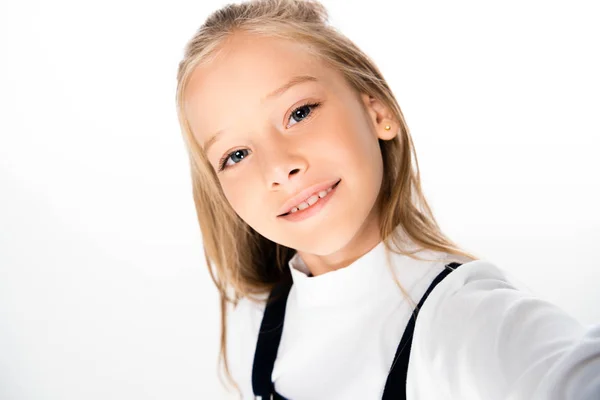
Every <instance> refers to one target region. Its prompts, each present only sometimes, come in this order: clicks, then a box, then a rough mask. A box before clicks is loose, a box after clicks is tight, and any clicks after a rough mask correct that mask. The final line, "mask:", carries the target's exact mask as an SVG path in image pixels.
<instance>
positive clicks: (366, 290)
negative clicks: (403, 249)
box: [288, 241, 447, 307]
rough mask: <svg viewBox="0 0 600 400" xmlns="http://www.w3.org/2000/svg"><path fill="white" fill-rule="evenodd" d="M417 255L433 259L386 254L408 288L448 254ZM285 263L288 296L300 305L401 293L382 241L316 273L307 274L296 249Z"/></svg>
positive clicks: (305, 305)
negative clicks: (289, 285) (352, 258)
mask: <svg viewBox="0 0 600 400" xmlns="http://www.w3.org/2000/svg"><path fill="white" fill-rule="evenodd" d="M411 243H412V242H411ZM412 248H413V249H414V248H415V247H412ZM416 255H417V256H419V257H421V258H425V259H428V260H436V261H432V262H429V261H421V260H415V259H413V258H411V257H409V256H405V255H401V254H396V253H394V252H390V254H389V260H390V262H391V266H392V270H393V271H394V274H395V275H396V277H397V279H398V281H399V282H400V284H401V285H402V286H403V287H404V288H405V289H407V290H410V289H411V288H412V286H413V285H414V284H415V283H416V282H417V281H418V280H419V279H420V278H422V277H423V276H424V275H425V274H427V273H428V272H429V271H430V269H431V268H432V267H433V266H434V265H439V262H438V260H440V259H441V258H443V257H445V256H447V254H445V253H439V252H433V251H429V250H422V251H419V252H418V253H416ZM288 266H289V268H290V272H291V275H292V280H293V286H292V292H291V293H290V295H293V296H296V300H297V303H298V305H299V306H300V307H310V306H334V305H340V304H346V305H348V304H353V303H356V302H360V301H362V300H364V299H366V298H372V297H373V296H377V297H382V296H386V295H389V294H392V293H393V294H394V295H397V294H398V293H401V292H400V290H399V288H398V286H397V285H396V283H395V282H394V278H393V274H392V271H391V270H390V268H389V267H388V265H387V257H386V248H385V245H384V243H383V241H380V242H379V243H378V244H377V245H376V246H375V247H374V248H372V249H371V250H369V251H368V252H367V253H365V254H363V255H362V256H361V257H359V258H358V259H356V260H355V261H354V262H352V263H351V264H350V265H348V266H346V267H344V268H340V269H337V270H333V271H330V272H326V273H324V274H321V275H318V276H310V271H309V269H308V267H307V266H306V264H305V263H304V261H303V260H302V258H301V257H300V255H299V254H298V252H296V253H295V254H294V256H293V257H292V258H291V259H290V261H289V263H288ZM442 268H443V266H442Z"/></svg>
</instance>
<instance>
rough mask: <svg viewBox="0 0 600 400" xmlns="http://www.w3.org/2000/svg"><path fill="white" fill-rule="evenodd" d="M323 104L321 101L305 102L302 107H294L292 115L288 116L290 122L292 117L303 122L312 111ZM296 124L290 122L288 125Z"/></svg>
mask: <svg viewBox="0 0 600 400" xmlns="http://www.w3.org/2000/svg"><path fill="white" fill-rule="evenodd" d="M320 105H321V103H308V104H304V105H301V106H300V107H298V108H296V109H294V111H292V113H291V114H290V116H289V117H288V122H290V121H291V120H292V119H293V120H294V121H296V122H301V121H303V120H305V119H307V118H308V117H309V116H310V115H311V113H312V111H313V110H314V109H315V108H317V107H319V106H320ZM293 125H296V124H295V123H294V124H290V125H288V126H293Z"/></svg>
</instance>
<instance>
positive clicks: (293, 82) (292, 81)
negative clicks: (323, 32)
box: [202, 75, 318, 153]
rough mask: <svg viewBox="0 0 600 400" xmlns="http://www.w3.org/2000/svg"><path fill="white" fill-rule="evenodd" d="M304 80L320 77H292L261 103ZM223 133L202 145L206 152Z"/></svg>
mask: <svg viewBox="0 0 600 400" xmlns="http://www.w3.org/2000/svg"><path fill="white" fill-rule="evenodd" d="M304 82H318V79H317V78H315V77H314V76H310V75H300V76H295V77H293V78H292V79H290V80H289V81H288V82H287V83H286V84H285V85H283V86H281V87H279V88H277V89H275V90H273V91H272V92H271V93H269V94H267V95H266V96H265V97H263V98H262V100H261V103H264V102H265V101H266V100H271V99H272V98H274V97H278V96H281V95H282V94H283V93H284V92H285V91H286V90H288V89H289V88H291V87H292V86H295V85H298V84H300V83H304ZM222 133H223V129H221V130H219V131H217V133H215V134H214V135H212V136H211V137H210V138H209V139H207V140H206V141H205V142H204V146H202V148H203V149H204V153H207V152H208V149H209V148H210V146H212V145H213V144H215V142H216V141H217V140H219V136H220V135H221V134H222Z"/></svg>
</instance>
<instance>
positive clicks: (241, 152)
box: [219, 149, 248, 171]
mask: <svg viewBox="0 0 600 400" xmlns="http://www.w3.org/2000/svg"><path fill="white" fill-rule="evenodd" d="M244 151H248V150H247V149H240V150H235V151H232V152H231V153H229V154H227V155H225V157H223V158H221V160H220V161H219V167H220V168H219V171H223V170H224V169H225V168H227V165H226V164H227V161H229V159H234V158H239V159H243V158H244V157H246V156H245V155H244ZM235 164H237V163H235Z"/></svg>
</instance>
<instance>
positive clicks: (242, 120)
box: [185, 34, 398, 255]
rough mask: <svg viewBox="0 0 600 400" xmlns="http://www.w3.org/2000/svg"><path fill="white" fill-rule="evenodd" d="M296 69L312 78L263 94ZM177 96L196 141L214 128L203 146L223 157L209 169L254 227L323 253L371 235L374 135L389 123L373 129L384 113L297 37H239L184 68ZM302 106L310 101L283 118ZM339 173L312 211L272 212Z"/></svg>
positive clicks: (378, 175) (214, 157) (377, 163)
mask: <svg viewBox="0 0 600 400" xmlns="http://www.w3.org/2000/svg"><path fill="white" fill-rule="evenodd" d="M298 76H311V77H314V78H316V81H305V82H302V83H299V84H296V85H293V86H291V87H290V88H289V89H287V90H285V91H284V92H282V93H281V94H279V95H276V96H274V97H268V98H267V97H266V96H267V94H268V93H271V92H273V91H274V90H275V89H277V88H279V87H281V86H282V85H284V84H286V83H288V82H289V81H290V80H291V79H292V78H294V77H298ZM187 93H188V94H187V99H186V105H185V107H186V112H187V115H188V118H189V121H190V125H191V128H192V131H193V133H194V136H195V137H196V139H197V140H198V143H199V144H200V146H203V145H204V143H205V142H206V141H207V140H208V139H209V138H211V137H212V136H213V135H214V134H215V133H216V132H217V131H220V130H222V133H221V134H220V135H219V139H218V140H217V141H215V142H214V143H213V144H212V145H211V146H210V147H208V148H205V152H206V154H207V158H208V160H209V162H210V164H211V166H212V168H213V169H214V170H215V171H219V169H220V168H221V166H220V165H219V160H220V159H221V158H222V157H223V156H225V157H227V154H229V157H228V158H226V160H225V163H226V167H225V169H224V170H222V171H219V172H217V176H218V179H219V182H220V184H221V186H222V188H223V192H224V193H225V196H226V197H227V200H228V201H229V203H230V204H231V206H232V207H233V209H234V210H235V211H236V213H237V214H238V215H239V216H240V218H241V219H243V220H244V221H245V222H246V223H247V224H248V225H250V226H251V227H252V228H254V230H256V231H257V232H258V233H260V234H261V235H263V236H264V237H266V238H268V239H270V240H272V241H274V242H277V243H280V244H282V245H285V246H287V247H290V248H293V249H296V250H298V251H301V252H305V253H308V254H315V255H328V254H333V253H334V252H336V251H339V250H342V249H343V248H344V247H348V246H350V245H351V243H356V242H357V241H360V240H364V239H366V238H365V237H364V236H365V235H369V238H370V239H369V240H368V241H369V242H372V235H374V234H378V231H377V229H378V225H377V222H376V221H377V219H376V218H377V211H376V210H375V209H374V205H375V200H376V198H377V195H378V193H379V189H380V186H381V180H382V173H383V163H382V158H381V152H380V149H379V144H378V138H382V139H384V138H387V139H389V138H392V137H393V136H394V134H391V133H389V132H393V131H394V130H397V127H398V125H397V124H394V125H392V126H393V127H394V128H392V129H391V130H390V131H389V132H388V131H385V130H384V129H383V128H382V125H385V124H389V122H390V121H391V120H390V119H384V120H383V121H382V120H381V119H382V118H390V115H389V113H388V112H387V110H386V109H385V107H383V106H382V105H381V103H379V102H377V101H374V100H373V99H370V98H369V96H367V95H357V94H355V93H354V92H353V91H352V90H351V87H350V86H349V85H348V84H347V83H346V81H345V79H344V78H343V76H342V75H341V73H339V72H337V71H336V70H333V69H331V68H329V67H327V66H326V65H325V64H323V63H322V62H321V61H320V60H319V59H317V58H315V57H314V56H313V55H311V54H309V53H308V52H306V51H305V50H304V48H303V47H302V46H301V45H300V44H297V43H294V42H290V41H284V40H282V39H276V38H266V37H257V36H249V35H242V34H236V35H235V36H234V37H233V38H232V40H231V41H229V42H228V43H227V44H226V45H225V48H224V52H223V53H222V54H221V55H220V56H219V57H218V58H217V59H215V60H214V61H212V62H211V63H209V64H207V65H204V66H200V67H198V68H197V69H196V70H195V71H194V73H193V75H192V77H191V80H190V82H189V86H188V92H187ZM307 103H308V104H314V103H320V105H319V106H318V107H316V108H315V107H304V108H301V109H300V110H299V111H296V112H295V113H294V114H293V116H292V117H290V114H292V112H293V111H294V110H295V109H297V108H298V107H300V106H303V105H305V104H307ZM361 103H364V104H365V105H367V110H368V112H365V111H364V110H363V108H362V107H363V104H361ZM386 135H387V137H386ZM237 150H240V152H236V151H237ZM232 152H233V153H234V154H231V153H232ZM340 178H341V183H340V184H339V185H338V187H337V188H336V191H335V192H334V193H333V195H332V196H331V198H329V201H328V202H327V204H325V207H323V208H322V209H321V210H320V211H319V212H318V213H317V214H315V215H313V216H311V217H309V218H306V219H304V220H301V221H296V222H292V221H288V220H286V219H284V218H282V217H279V215H280V214H281V208H282V206H283V205H284V203H286V202H287V201H288V199H290V197H292V196H294V195H295V194H297V193H299V192H300V191H302V190H303V189H305V188H307V187H309V186H312V185H315V184H319V183H322V182H327V181H336V180H338V179H340ZM288 211H289V210H288ZM374 243H377V241H376V242H374Z"/></svg>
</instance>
